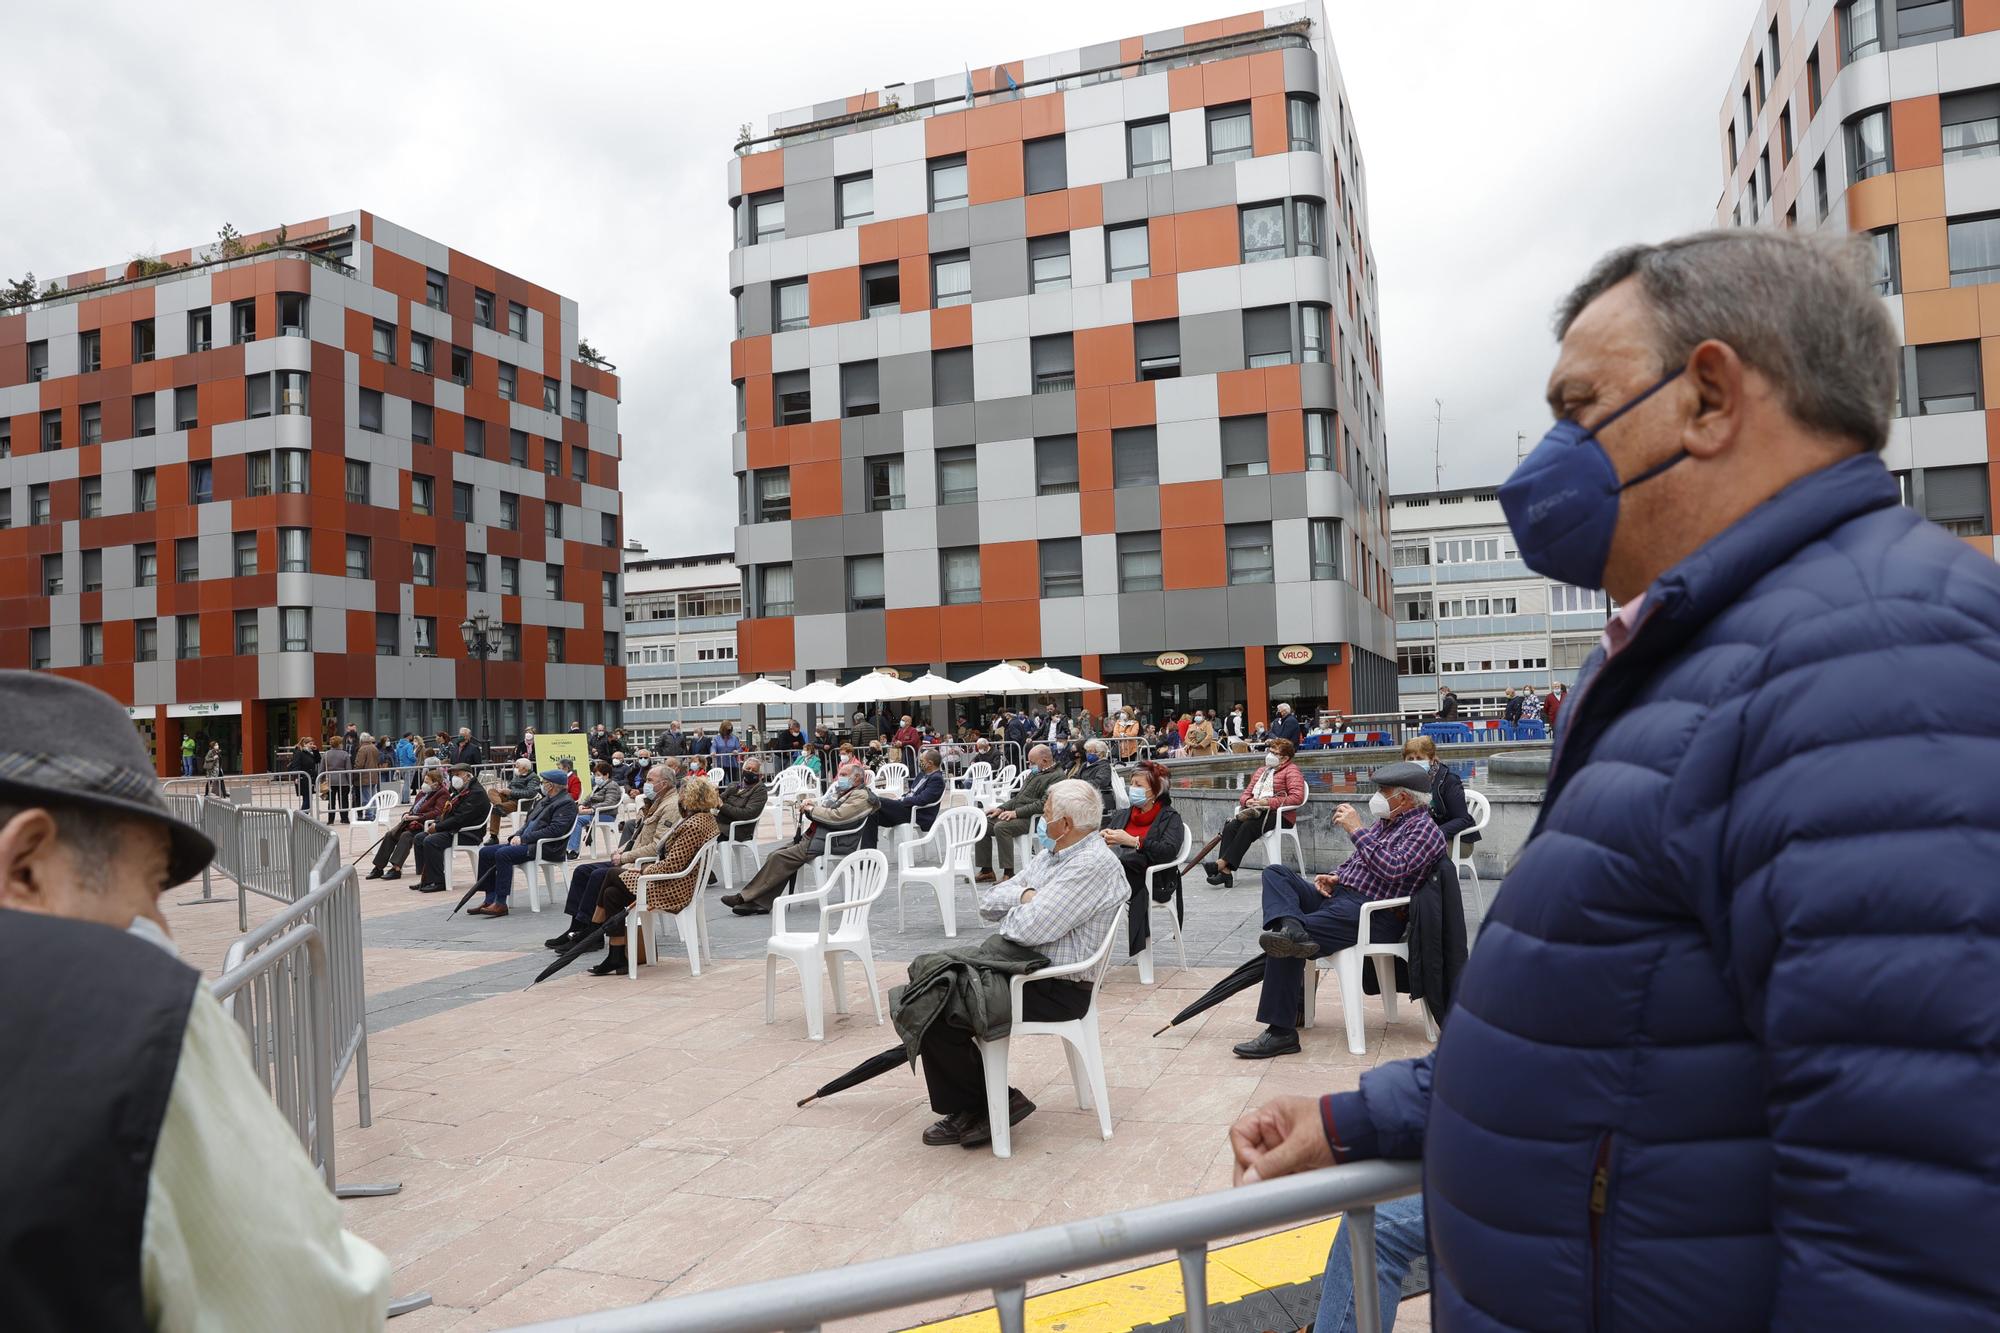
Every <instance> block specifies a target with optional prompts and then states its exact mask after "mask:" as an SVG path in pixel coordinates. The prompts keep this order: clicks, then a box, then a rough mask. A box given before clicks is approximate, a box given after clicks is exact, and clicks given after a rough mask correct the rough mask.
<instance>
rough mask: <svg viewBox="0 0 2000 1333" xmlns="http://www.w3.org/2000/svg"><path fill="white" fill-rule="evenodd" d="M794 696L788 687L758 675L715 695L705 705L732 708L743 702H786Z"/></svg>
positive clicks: (790, 700) (789, 701)
mask: <svg viewBox="0 0 2000 1333" xmlns="http://www.w3.org/2000/svg"><path fill="white" fill-rule="evenodd" d="M794 697H795V696H794V695H793V694H792V691H791V689H790V687H788V686H784V685H780V684H778V682H777V681H775V680H767V679H766V678H764V677H762V676H759V677H758V678H757V679H755V680H746V681H744V682H743V683H742V684H741V685H738V686H737V687H736V688H735V689H733V690H729V691H727V692H725V693H723V694H718V695H716V696H715V697H714V698H713V699H710V700H709V701H708V705H707V706H708V707H711V708H716V707H720V708H732V707H737V706H740V705H744V704H788V703H791V702H792V700H793V699H794Z"/></svg>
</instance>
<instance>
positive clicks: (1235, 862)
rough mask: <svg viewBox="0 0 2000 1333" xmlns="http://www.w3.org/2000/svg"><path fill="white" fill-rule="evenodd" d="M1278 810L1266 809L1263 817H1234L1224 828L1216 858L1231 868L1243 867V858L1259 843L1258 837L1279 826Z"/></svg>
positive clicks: (1239, 868)
mask: <svg viewBox="0 0 2000 1333" xmlns="http://www.w3.org/2000/svg"><path fill="white" fill-rule="evenodd" d="M1277 822H1278V812H1277V811H1275V810H1266V811H1265V812H1264V817H1263V818H1261V819H1236V818H1234V817H1232V818H1231V819H1230V821H1229V826H1228V827H1227V828H1225V829H1223V830H1222V841H1221V842H1220V843H1218V844H1217V845H1216V848H1215V859H1216V860H1218V861H1220V862H1222V864H1224V865H1226V866H1228V867H1229V868H1230V869H1231V870H1241V869H1242V868H1243V858H1244V857H1246V856H1248V855H1249V854H1250V849H1251V848H1252V847H1255V846H1256V845H1257V839H1259V838H1261V837H1263V836H1264V835H1265V834H1266V833H1269V832H1270V831H1271V830H1272V829H1273V828H1275V827H1276V826H1277Z"/></svg>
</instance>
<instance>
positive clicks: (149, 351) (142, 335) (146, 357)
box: [132, 319, 153, 365]
mask: <svg viewBox="0 0 2000 1333" xmlns="http://www.w3.org/2000/svg"><path fill="white" fill-rule="evenodd" d="M152 359H153V321H152V320H150V319H135V320H133V321H132V361H133V364H135V365H137V364H138V363H140V362H142V361H151V360H152Z"/></svg>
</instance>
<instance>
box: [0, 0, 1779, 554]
mask: <svg viewBox="0 0 2000 1333" xmlns="http://www.w3.org/2000/svg"><path fill="white" fill-rule="evenodd" d="M1233 8H1234V7H1233V6H1232V5H1231V4H1230V3H1227V2H1226V0H1218V3H1213V4H1191V3H1186V2H1184V0H1175V2H1174V3H1164V4H1163V3H1134V2H1132V0H1100V2H1099V3H1094V4H1092V5H1089V6H1085V7H1079V6H1077V5H1075V4H1074V3H1068V2H1066V0H1015V2H1014V3H1010V4H1008V5H1006V6H1004V7H991V8H989V7H987V6H941V5H929V4H914V3H905V4H876V5H871V6H865V7H863V6H846V7H827V6H825V5H820V4H808V3H795V2H792V0H780V2H776V3H773V2H770V0H767V3H765V4H763V5H760V6H758V7H757V8H756V9H755V11H754V14H752V13H751V12H750V11H738V10H732V9H728V8H724V9H717V10H702V9H699V8H697V7H686V6H679V5H661V4H627V5H622V6H617V5H597V6H591V7H589V8H588V9H587V10H569V11H564V10H552V9H550V8H549V7H548V6H546V5H539V4H526V3H487V4H481V5H477V6H475V5H471V4H432V5H404V6H394V7H392V6H387V5H373V4H363V5H360V6H356V7H353V8H352V9H350V10H348V11H345V12H344V13H343V15H342V17H341V18H340V20H339V21H338V22H330V21H328V20H327V19H326V17H325V16H324V15H321V16H318V17H314V18H310V19H308V18H307V17H306V16H305V15H306V12H305V11H302V10H297V9H283V8H280V9H273V8H271V7H269V6H267V5H259V4H252V3H248V2H247V0H232V2H230V3H211V4H208V5H204V6H202V7H200V8H199V9H192V10H176V11H174V13H175V15H176V16H177V17H175V18H174V19H173V20H172V21H168V20H167V19H165V18H163V17H162V14H163V12H164V11H162V10H161V9H160V7H158V6H157V5H152V4H141V3H136V2H132V0H127V2H123V3H102V4H97V5H93V6H91V7H89V9H88V11H87V13H86V12H85V11H79V10H77V9H76V8H73V7H70V6H63V5H46V6H41V7H37V8H31V9H26V10H21V11H19V12H16V13H13V14H11V15H10V16H9V27H10V36H11V37H12V39H13V40H12V41H11V42H10V46H11V48H12V49H13V50H15V51H16V52H20V53H24V54H26V55H28V56H29V57H31V58H28V59H23V60H19V61H17V62H16V65H17V69H16V71H15V74H14V75H13V77H11V78H10V79H8V80H6V81H5V82H4V83H0V124H5V125H7V126H8V127H9V129H8V139H9V145H8V147H9V152H8V156H9V167H10V171H9V180H10V184H11V185H12V186H13V188H11V189H9V190H8V191H6V192H5V196H4V197H3V198H0V237H4V238H5V240H6V245H5V248H4V251H0V272H4V273H6V274H8V275H9V276H12V275H16V274H19V273H20V272H22V271H24V270H26V269H30V268H32V269H33V270H35V271H36V272H37V273H40V274H44V275H48V274H54V273H65V272H71V271H75V270H78V269H84V268H94V267H97V266H99V265H104V264H113V263H119V262H122V261H124V260H125V259H128V258H130V257H131V256H132V255H134V254H137V253H142V252H150V251H159V250H171V249H175V248H178V247H180V246H183V245H189V244H198V243H201V242H204V241H207V240H210V239H212V238H213V237H214V234H215V231H216V229H217V228H218V227H219V226H220V225H221V224H222V223H223V222H224V221H225V220H227V221H230V222H233V223H234V224H235V225H236V226H237V227H238V228H240V229H243V230H246V231H248V230H252V229H256V228H261V227H265V226H270V225H275V224H276V223H278V222H280V221H301V220H305V219H309V218H313V217H318V216H321V215H323V214H326V213H329V212H337V211H340V210H343V209H349V208H365V209H369V210H372V211H374V212H376V213H378V214H380V215H382V216H383V217H386V218H389V219H391V220H392V221H394V222H397V223H399V224H400V225H403V226H406V227H410V228H412V229H414V230H415V231H417V232H419V233H421V234H423V235H426V236H430V237H432V238H434V239H437V240H440V241H443V242H445V243H447V244H449V245H452V246H454V247H456V248H458V249H460V250H463V251H465V252H467V253H469V254H472V255H475V256H478V257H479V258H481V259H483V260H486V261H488V262H490V263H493V264H495V265H497V266H499V267H501V268H503V269H507V270H509V271H511V272H514V273H518V274H520V275H521V276H522V277H525V278H527V279H529V280H531V281H534V282H537V283H540V284H542V285H544V286H547V287H551V288H553V289H554V290H556V291H559V292H561V293H563V294H564V295H566V296H570V297H572V298H574V299H575V300H577V301H578V302H579V304H580V306H581V308H582V319H583V331H584V333H585V335H586V336H587V337H589V339H590V340H591V341H592V342H593V343H595V344H596V345H597V347H598V349H599V350H600V351H602V352H603V353H604V354H605V355H606V356H608V357H609V358H610V359H611V360H612V361H614V362H616V363H617V365H618V368H619V371H620V374H621V376H622V378H623V382H624V386H625V401H624V404H623V407H622V409H621V411H620V426H621V430H622V433H623V435H624V440H625V464H624V468H623V473H622V476H623V481H624V487H625V497H626V515H627V517H626V531H627V532H628V534H630V535H631V536H633V537H636V538H638V539H639V540H641V541H643V542H645V543H646V544H647V545H649V546H651V547H652V548H653V549H654V550H655V551H657V552H662V553H692V552H697V551H713V550H723V549H727V548H728V547H729V546H730V544H731V540H732V528H733V526H734V523H735V514H736V499H735V482H734V478H733V477H732V475H731V473H730V449H729V444H730V432H731V429H732V426H733V421H734V413H735V406H734V398H733V394H732V391H731V388H730V383H729V371H728V342H729V336H730V331H731V327H732V318H733V316H732V310H731V305H730V299H729V291H728V249H729V216H728V211H727V207H726V196H725V190H726V184H725V181H726V175H725V172H726V169H727V163H728V160H729V156H730V145H731V144H732V143H733V142H734V140H735V137H736V127H737V126H738V125H739V124H740V123H742V122H743V121H750V122H752V123H753V124H754V125H756V126H757V127H758V129H759V131H760V132H761V130H762V128H763V124H764V118H765V116H766V115H768V114H769V113H770V112H772V111H776V110H780V109H783V108H786V107H791V106H797V105H803V104H805V103H809V102H814V101H821V100H826V99H829V98H833V97H838V96H842V95H845V94H848V93H855V92H860V91H863V90H864V89H867V88H871V87H880V86H881V85H882V84H884V83H889V82H895V81H899V80H905V81H911V82H914V81H917V80H920V79H926V78H933V77H937V76H939V75H944V74H948V73H950V72H951V71H953V70H955V69H958V68H960V67H961V66H963V65H966V64H972V65H980V64H992V63H995V62H997V61H1000V60H1006V59H1014V58H1019V57H1024V56H1030V55H1036V54H1041V53H1044V52H1048V51H1051V50H1056V49H1059V48H1063V47H1067V46H1073V45H1081V44H1084V43H1089V42H1096V41H1103V40H1109V39H1111V38H1115V37H1118V36H1122V35H1129V34H1133V33H1139V32H1146V31H1152V30H1156V29H1159V28H1163V27H1167V26H1170V25H1174V24H1179V23H1184V22H1192V21H1195V20H1198V19H1203V18H1212V17H1217V16H1219V15H1222V14H1225V13H1229V12H1232V10H1233ZM1329 8H1330V10H1331V14H1330V19H1329V22H1330V26H1331V29H1332V36H1333V39H1334V42H1335V47H1336V52H1337V54H1338V57H1339V59H1340V62H1341V65H1342V68H1343V72H1344V75H1345V77H1346V79H1347V82H1348V86H1349V90H1350V95H1351V99H1352V102H1353V113H1354V117H1355V123H1356V128H1357V132H1358V137H1359V141H1360V147H1361V153H1362V156H1363V158H1364V160H1365V163H1366V168H1367V181H1368V201H1367V202H1368V207H1369V231H1370V236H1371V239H1372V241H1373V244H1374V247H1375V251H1376V255H1377V259H1378V262H1379V264H1380V274H1379V295H1380V300H1381V306H1382V320H1383V328H1382V333H1381V344H1382V355H1383V363H1384V373H1385V375H1386V384H1387V397H1388V404H1387V406H1388V426H1389V436H1390V441H1391V468H1392V476H1391V484H1392V486H1393V487H1394V488H1395V489H1399V490H1403V489H1424V488H1428V487H1429V486H1430V484H1431V477H1432V468H1431V436H1432V425H1431V412H1432V400H1433V399H1442V400H1443V401H1444V432H1443V473H1444V481H1445V484H1446V485H1470V484H1474V483H1483V482H1490V481H1494V480H1497V479H1498V478H1499V477H1500V476H1501V475H1504V472H1505V470H1506V468H1507V467H1509V466H1511V465H1512V460H1513V452H1514V441H1515V433H1516V432H1517V431H1519V432H1526V434H1527V435H1528V437H1529V441H1530V443H1532V441H1533V439H1534V438H1535V437H1537V436H1538V435H1539V434H1540V432H1541V430H1542V429H1543V426H1544V421H1545V417H1546V413H1545V411H1544V410H1543V409H1542V407H1541V405H1540V399H1541V384H1542V380H1543V377H1544V376H1545V374H1546V372H1547V368H1548V364H1549V361H1550V356H1551V346H1550V343H1549V341H1548V334H1547V329H1548V314H1549V311H1550V309H1551V308H1552V307H1553V305H1554V303H1555V301H1556V300H1557V299H1558V298H1559V297H1560V295H1561V293H1562V291H1563V290H1564V289H1565V288H1566V287H1567V286H1568V285H1569V284H1570V283H1572V282H1573V281H1574V280H1575V279H1576V278H1577V277H1578V276H1580V270H1581V269H1582V268H1583V267H1585V266H1586V265H1587V263H1588V261H1589V260H1590V259H1591V258H1592V257H1594V256H1595V255H1597V254H1599V253H1601V252H1602V251H1604V250H1606V249H1609V248H1610V247H1612V246H1614V245H1617V244H1621V243H1623V242H1626V241H1630V240H1634V239H1639V238H1643V237H1654V238H1657V237H1662V236H1666V235H1670V234H1673V233H1675V232H1678V231H1685V230H1689V229H1692V228H1695V227H1698V226H1701V225H1705V224H1706V223H1707V221H1708V220H1709V218H1710V217H1711V216H1712V213H1713V208H1714V201H1715V199H1716V197H1717V195H1718V193H1719V190H1720V184H1721V163H1720V161H1719V160H1718V157H1717V147H1716V143H1715V119H1716V109H1717V107H1719V105H1720V103H1721V100H1722V94H1723V91H1724V86H1723V85H1724V80H1725V79H1726V77H1727V74H1728V71H1729V70H1730V68H1731V67H1732V64H1733V61H1734V60H1735V57H1736V55H1737V53H1738V51H1739V50H1740V49H1741V46H1742V44H1743V42H1744V41H1745V40H1746V39H1747V37H1748V33H1749V26H1750V23H1751V21H1752V18H1753V14H1752V6H1751V5H1749V4H1748V3H1744V4H1734V3H1713V2H1708V3H1698V4H1689V5H1679V6H1674V7H1672V9H1671V11H1664V10H1661V9H1659V8H1658V7H1653V6H1631V5H1612V4H1606V3H1603V0H1529V2H1528V3H1523V4H1517V5H1509V6H1499V5H1487V4H1475V3H1473V2H1472V0H1458V2H1457V3H1414V2H1409V0H1406V2H1405V3H1399V4H1395V5H1373V6H1357V5H1351V4H1346V3H1342V0H1333V3H1332V4H1331V5H1330V6H1329Z"/></svg>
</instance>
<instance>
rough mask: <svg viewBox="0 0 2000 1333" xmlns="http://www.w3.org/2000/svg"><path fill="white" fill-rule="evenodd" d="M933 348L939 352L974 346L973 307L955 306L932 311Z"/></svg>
mask: <svg viewBox="0 0 2000 1333" xmlns="http://www.w3.org/2000/svg"><path fill="white" fill-rule="evenodd" d="M931 346H932V347H933V348H935V349H938V350H943V349H944V348H947V347H970V346H972V307H971V306H969V305H953V306H946V307H945V308H944V309H942V310H933V311H931Z"/></svg>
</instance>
